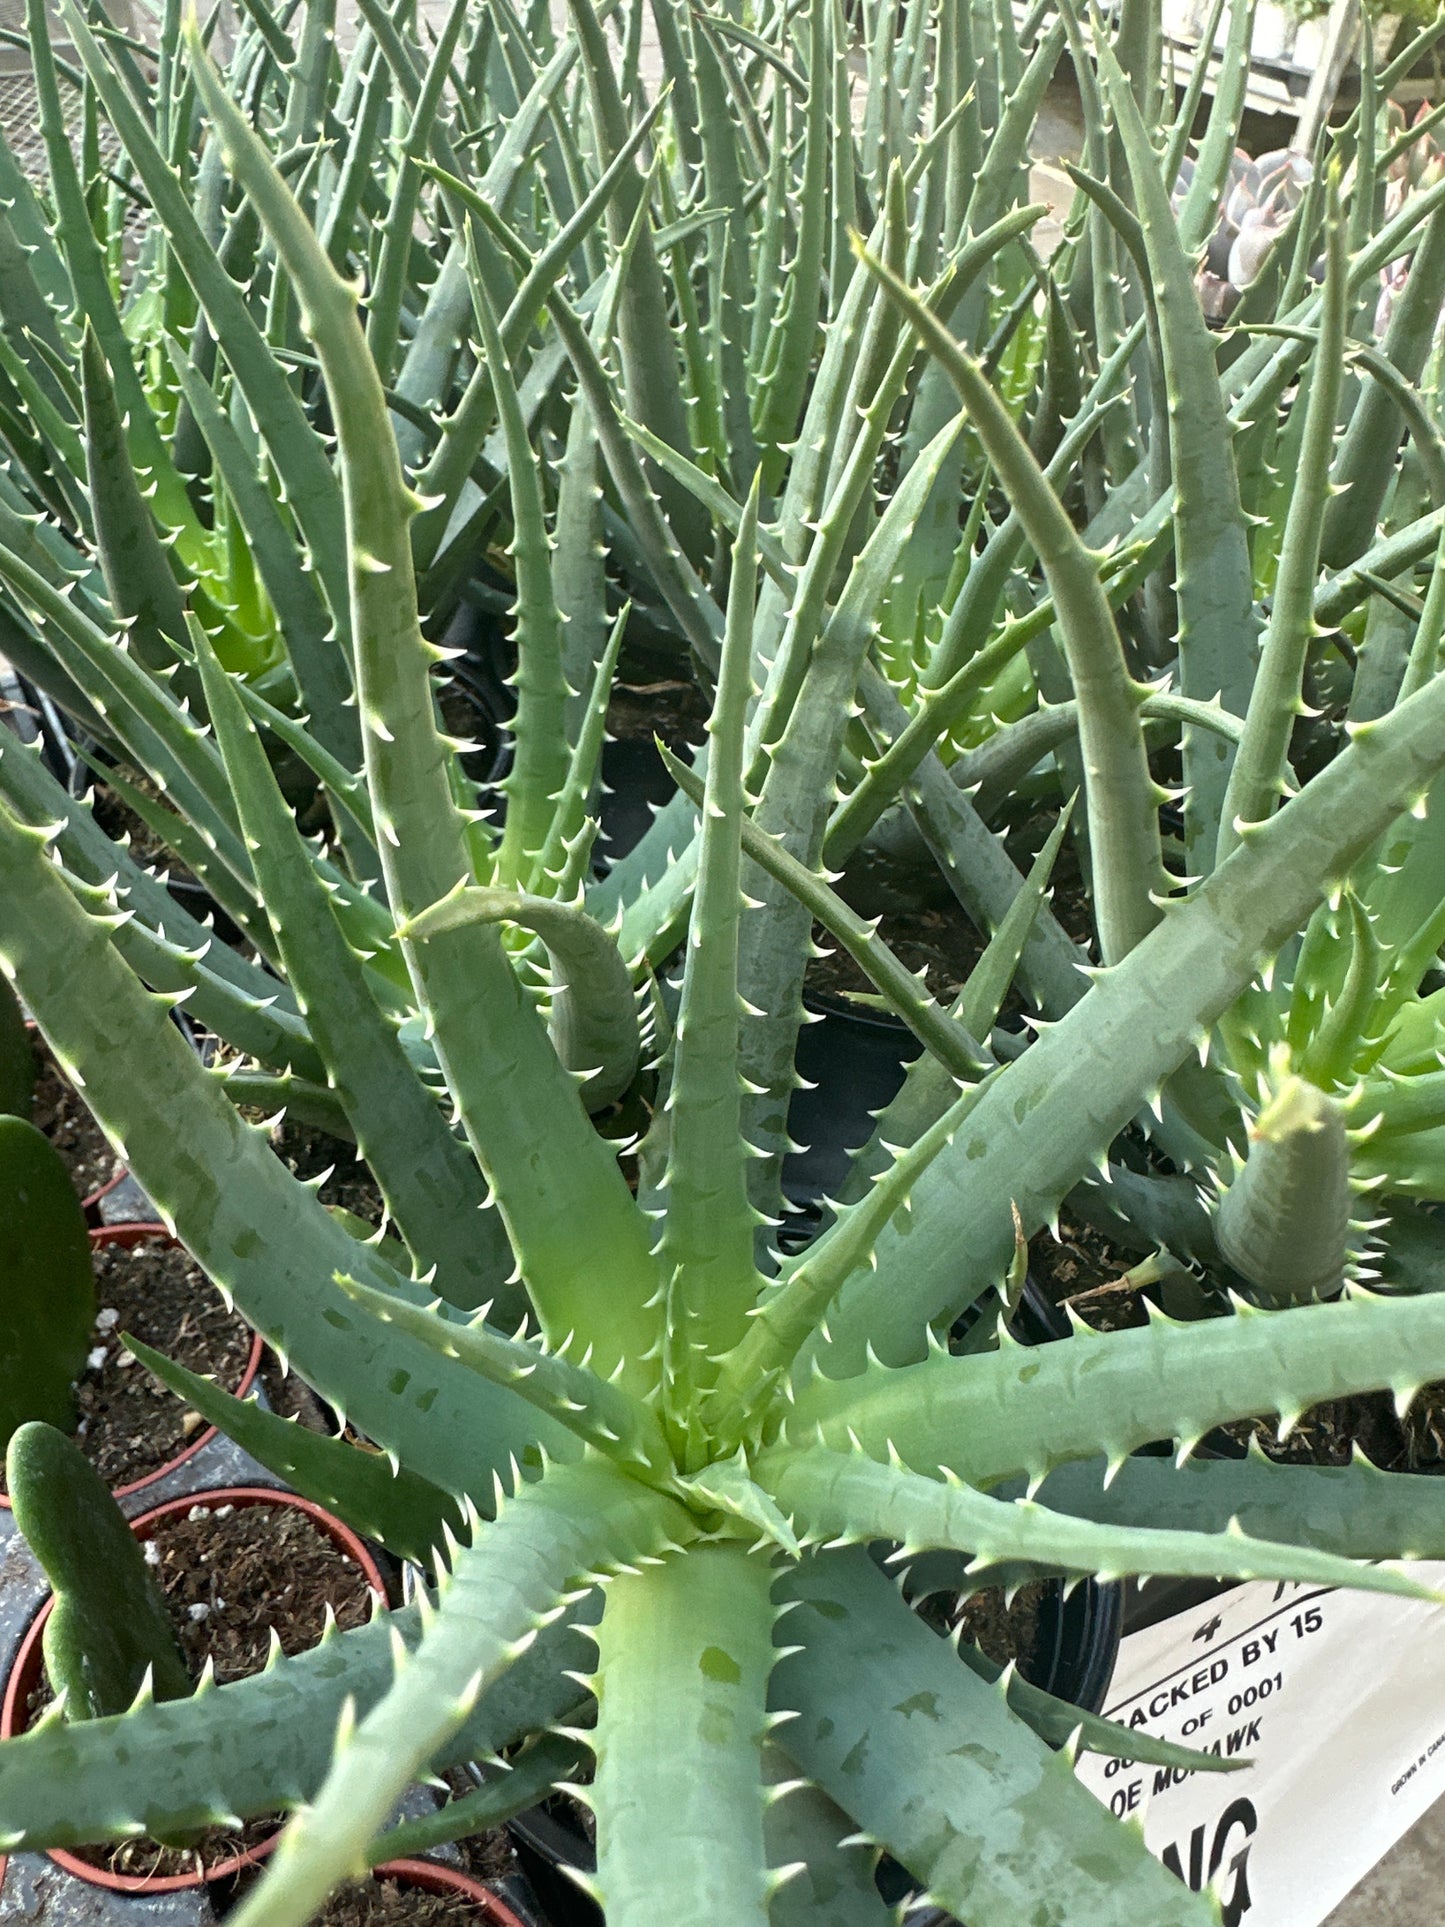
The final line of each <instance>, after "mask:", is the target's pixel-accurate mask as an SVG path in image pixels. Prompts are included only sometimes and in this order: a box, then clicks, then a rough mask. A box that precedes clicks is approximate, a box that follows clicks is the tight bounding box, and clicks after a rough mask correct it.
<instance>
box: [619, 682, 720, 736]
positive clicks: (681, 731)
mask: <svg viewBox="0 0 1445 1927" xmlns="http://www.w3.org/2000/svg"><path fill="white" fill-rule="evenodd" d="M707 718H708V703H707V698H706V696H704V694H703V692H702V691H701V690H700V689H699V688H698V686H697V684H696V683H692V682H650V683H618V684H617V685H616V686H615V687H614V689H613V691H612V700H611V701H610V702H609V703H608V705H607V733H608V735H609V736H611V737H614V738H615V739H616V740H617V741H618V742H620V743H650V742H651V741H652V739H653V737H654V736H660V737H661V738H662V740H663V742H664V743H666V744H667V746H668V748H669V749H680V748H683V747H685V746H686V745H688V744H692V743H700V742H701V741H702V740H703V738H704V736H705V734H706V726H707Z"/></svg>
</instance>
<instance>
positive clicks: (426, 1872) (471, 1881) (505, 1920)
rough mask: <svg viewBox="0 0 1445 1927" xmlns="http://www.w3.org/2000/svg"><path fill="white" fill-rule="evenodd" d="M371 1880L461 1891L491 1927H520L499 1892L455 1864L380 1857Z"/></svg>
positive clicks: (429, 1889)
mask: <svg viewBox="0 0 1445 1927" xmlns="http://www.w3.org/2000/svg"><path fill="white" fill-rule="evenodd" d="M371 1877H372V1879H373V1880H377V1879H387V1880H404V1881H406V1882H407V1883H408V1884H409V1885H411V1886H413V1887H420V1888H422V1889H423V1891H424V1892H426V1893H449V1894H465V1895H466V1897H467V1899H469V1900H474V1901H475V1902H476V1903H477V1905H478V1906H479V1907H480V1908H481V1910H482V1912H483V1914H484V1915H485V1916H486V1918H487V1920H488V1921H490V1922H491V1923H492V1927H523V1923H522V1918H521V1915H520V1914H517V1913H514V1912H513V1910H512V1909H511V1908H510V1907H509V1906H508V1905H507V1903H506V1901H505V1900H504V1899H503V1898H502V1896H501V1895H500V1894H499V1893H498V1892H497V1891H496V1890H495V1888H492V1887H489V1886H487V1885H486V1883H485V1882H484V1881H481V1880H478V1879H476V1878H475V1877H474V1876H473V1875H472V1874H469V1873H463V1872H462V1871H461V1869H460V1868H459V1867H449V1866H447V1864H446V1863H445V1861H441V1860H415V1859H403V1860H383V1861H382V1863H381V1865H380V1866H379V1867H373V1868H372V1870H371Z"/></svg>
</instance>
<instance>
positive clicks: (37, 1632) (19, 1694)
mask: <svg viewBox="0 0 1445 1927" xmlns="http://www.w3.org/2000/svg"><path fill="white" fill-rule="evenodd" d="M223 1505H229V1506H239V1507H249V1506H256V1505H286V1506H290V1507H291V1508H292V1509H293V1510H295V1511H297V1512H302V1513H305V1515H306V1516H307V1517H308V1518H309V1519H311V1520H313V1521H314V1522H315V1523H316V1524H317V1525H318V1526H320V1527H321V1528H322V1530H323V1531H324V1532H326V1534H327V1535H328V1536H329V1537H330V1538H331V1539H332V1540H334V1541H335V1543H336V1544H337V1545H338V1546H340V1548H341V1550H342V1551H343V1552H345V1553H346V1554H347V1555H348V1557H350V1558H352V1559H354V1560H355V1561H356V1563H357V1565H358V1566H359V1567H360V1568H361V1571H362V1573H363V1575H364V1576H365V1578H366V1582H367V1584H368V1586H369V1587H370V1588H371V1591H372V1593H373V1595H374V1597H375V1598H376V1599H377V1600H378V1601H379V1602H380V1603H381V1605H383V1606H385V1604H386V1582H385V1580H384V1579H383V1577H382V1573H381V1568H380V1567H379V1566H378V1565H377V1563H376V1560H375V1558H374V1557H373V1556H372V1553H371V1549H370V1547H369V1546H368V1545H367V1544H366V1542H365V1540H363V1539H362V1538H361V1537H360V1536H359V1534H357V1533H355V1532H353V1531H352V1529H351V1527H350V1526H349V1525H347V1524H346V1523H345V1521H344V1520H341V1519H338V1518H337V1517H336V1515H335V1513H333V1512H328V1511H327V1510H326V1508H325V1507H324V1506H319V1505H317V1504H316V1502H315V1500H314V1499H307V1498H304V1497H303V1496H302V1494H301V1493H299V1492H289V1491H287V1490H286V1489H285V1488H283V1487H280V1486H271V1485H222V1486H211V1487H208V1488H206V1489H204V1490H202V1491H199V1492H187V1493H183V1494H182V1495H181V1496H180V1497H179V1498H176V1499H166V1500H165V1501H164V1502H163V1503H162V1504H160V1505H156V1506H152V1507H151V1508H150V1509H149V1510H148V1511H146V1512H142V1513H140V1514H138V1516H137V1517H136V1518H134V1519H131V1520H129V1521H128V1524H129V1526H130V1529H131V1531H132V1532H133V1533H134V1534H135V1535H136V1537H137V1538H138V1539H142V1540H144V1539H148V1538H149V1537H150V1536H151V1534H150V1531H149V1528H151V1527H153V1526H156V1525H158V1524H160V1523H161V1522H162V1521H163V1520H165V1519H172V1518H175V1517H176V1515H177V1514H178V1513H179V1514H182V1515H185V1514H189V1513H190V1512H191V1511H192V1510H193V1508H194V1507H196V1506H204V1507H205V1508H206V1509H207V1510H209V1511H214V1510H215V1509H217V1508H218V1507H220V1506H223ZM54 1603H55V1596H54V1594H53V1593H47V1594H46V1596H45V1598H44V1600H43V1601H42V1602H41V1605H40V1609H39V1611H38V1612H37V1613H36V1615H35V1617H34V1618H33V1619H32V1620H31V1622H30V1624H29V1626H28V1627H27V1628H26V1630H25V1636H24V1638H23V1639H22V1640H21V1642H20V1644H19V1646H18V1647H17V1648H16V1652H15V1657H14V1659H13V1660H12V1661H11V1664H10V1671H9V1674H8V1676H7V1678H6V1681H5V1696H4V1701H3V1703H0V1740H8V1739H13V1738H15V1737H16V1736H17V1735H18V1734H19V1733H22V1732H24V1731H25V1728H24V1726H23V1725H21V1724H20V1719H19V1716H20V1709H21V1707H22V1706H23V1704H24V1701H25V1699H26V1698H27V1697H28V1696H29V1693H30V1691H31V1688H32V1687H33V1685H34V1683H35V1681H36V1680H37V1679H38V1678H39V1674H40V1668H41V1666H42V1665H43V1663H44V1660H43V1655H42V1652H41V1638H42V1636H43V1634H44V1631H45V1622H46V1620H47V1619H48V1618H49V1617H50V1613H51V1608H52V1607H53V1605H54ZM279 1837H280V1830H279V1829H278V1830H277V1832H276V1833H274V1834H272V1835H271V1836H270V1838H269V1839H266V1840H262V1841H259V1842H258V1843H257V1845H255V1846H254V1847H246V1848H244V1849H243V1850H242V1851H241V1852H240V1853H235V1854H231V1855H230V1856H229V1857H228V1858H227V1859H225V1860H221V1861H218V1862H217V1863H216V1865H215V1866H214V1867H211V1868H208V1869H204V1870H202V1871H201V1872H198V1873H189V1874H117V1873H108V1872H106V1871H105V1870H104V1869H102V1868H100V1867H96V1866H94V1865H93V1864H92V1863H91V1862H90V1861H88V1860H82V1859H80V1858H79V1856H78V1855H76V1854H73V1853H69V1852H67V1851H66V1849H65V1848H64V1847H50V1848H47V1849H46V1850H45V1852H46V1858H47V1859H49V1860H52V1861H54V1863H55V1865H56V1866H57V1867H62V1868H64V1870H65V1871H66V1872H67V1873H69V1874H74V1875H75V1877H76V1878H77V1879H79V1880H83V1881H84V1882H85V1883H86V1885H87V1886H91V1887H101V1888H105V1889H108V1890H109V1891H110V1892H112V1893H131V1894H134V1893H145V1894H162V1893H175V1892H177V1891H178V1890H180V1889H181V1888H186V1887H205V1886H208V1885H209V1884H210V1883H211V1882H212V1881H214V1880H220V1879H223V1878H224V1877H225V1876H226V1875H228V1874H233V1873H238V1872H239V1871H240V1870H241V1868H243V1867H250V1866H254V1865H255V1864H256V1862H257V1861H259V1860H264V1859H265V1857H266V1855H267V1854H268V1853H270V1851H271V1849H272V1848H273V1847H274V1846H275V1844H276V1841H277V1840H278V1839H279ZM4 1875H5V1863H4V1861H3V1860H0V1882H3V1880H4Z"/></svg>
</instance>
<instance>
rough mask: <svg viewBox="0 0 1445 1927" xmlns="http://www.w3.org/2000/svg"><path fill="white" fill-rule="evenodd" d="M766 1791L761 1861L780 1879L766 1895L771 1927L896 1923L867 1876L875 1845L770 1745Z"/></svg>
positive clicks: (882, 1925) (766, 1759)
mask: <svg viewBox="0 0 1445 1927" xmlns="http://www.w3.org/2000/svg"><path fill="white" fill-rule="evenodd" d="M763 1772H764V1774H765V1775H766V1777H767V1780H768V1783H769V1789H770V1798H769V1801H768V1805H767V1809H766V1811H765V1813H764V1815H763V1838H764V1841H765V1843H766V1847H767V1854H768V1865H769V1866H771V1867H776V1868H777V1869H778V1872H779V1877H780V1884H779V1886H778V1887H777V1889H776V1891H775V1892H774V1893H773V1895H772V1898H771V1900H770V1902H769V1908H768V1917H769V1919H770V1920H771V1922H772V1923H773V1927H817V1923H818V1921H819V1920H824V1921H826V1922H827V1923H828V1927H897V1919H898V1913H897V1909H896V1908H893V1907H890V1906H889V1905H888V1903H887V1902H886V1901H885V1900H884V1898H883V1896H882V1894H881V1893H880V1892H879V1891H878V1885H877V1882H876V1881H875V1880H874V1878H873V1869H874V1865H875V1863H876V1861H877V1858H878V1856H877V1852H876V1850H875V1849H874V1848H873V1847H872V1845H871V1843H870V1842H868V1841H867V1840H860V1839H859V1838H858V1835H857V1831H856V1829H855V1827H854V1825H853V1822H852V1820H851V1819H850V1818H849V1817H848V1815H847V1814H846V1813H844V1811H843V1809H842V1808H841V1807H840V1806H837V1805H835V1803H834V1802H833V1801H832V1800H830V1799H829V1798H828V1796H827V1794H826V1793H824V1792H822V1791H821V1790H820V1789H819V1788H818V1787H815V1786H813V1785H811V1784H810V1783H809V1782H808V1781H807V1780H805V1779H802V1778H801V1777H800V1776H799V1774H798V1770H797V1768H796V1767H795V1766H794V1765H793V1763H792V1761H791V1760H790V1759H789V1758H788V1757H787V1755H786V1754H785V1753H783V1752H782V1751H781V1750H780V1748H779V1747H777V1746H776V1745H769V1746H766V1747H765V1748H764V1749H763Z"/></svg>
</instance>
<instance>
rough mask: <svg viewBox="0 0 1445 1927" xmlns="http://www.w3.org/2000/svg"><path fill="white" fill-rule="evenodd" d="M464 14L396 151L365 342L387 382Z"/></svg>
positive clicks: (458, 12) (449, 24) (452, 19)
mask: <svg viewBox="0 0 1445 1927" xmlns="http://www.w3.org/2000/svg"><path fill="white" fill-rule="evenodd" d="M465 17H466V9H465V6H464V5H463V4H462V0H453V3H452V5H451V7H450V8H449V9H448V10H447V15H446V18H445V20H444V22H443V24H442V30H441V32H440V34H438V35H437V37H436V44H435V46H434V47H433V48H432V52H431V59H430V61H429V63H428V65H427V70H426V78H425V80H424V81H423V83H422V87H421V91H420V93H419V94H418V95H417V97H416V100H415V101H414V102H412V103H409V104H410V106H411V124H410V126H409V127H408V128H407V130H406V138H405V139H404V140H403V141H402V142H401V143H400V151H399V153H398V155H397V169H396V176H395V179H394V181H393V184H392V201H391V206H390V208H389V209H388V211H387V218H386V225H385V227H384V228H383V230H382V236H381V252H380V255H379V258H378V260H377V265H376V277H375V280H374V283H373V285H372V288H371V291H370V295H371V298H370V300H369V302H368V304H367V316H366V345H367V347H368V348H369V349H370V350H371V355H372V359H373V361H374V362H375V363H376V371H377V373H378V375H379V376H380V377H381V379H382V380H383V381H387V380H389V379H390V377H391V372H392V370H393V368H394V367H395V365H396V361H397V357H398V350H399V347H400V340H401V311H402V304H403V301H404V299H405V296H406V294H407V281H408V276H409V271H410V267H411V248H412V236H413V230H414V227H415V224H416V216H417V205H418V202H419V201H420V198H421V181H422V177H421V165H420V164H421V161H422V159H423V157H424V156H425V155H426V154H427V153H428V152H429V150H430V148H431V143H432V135H433V131H434V127H435V123H436V122H437V121H438V119H439V118H441V117H443V115H444V107H443V100H442V96H443V94H444V92H445V89H446V85H447V80H448V77H449V73H450V69H451V63H452V55H453V54H454V52H455V51H456V46H457V41H458V39H459V37H460V35H461V30H462V24H463V21H464V19H465ZM306 19H307V24H308V26H309V25H310V23H311V20H312V12H311V10H310V9H309V8H308V10H307V15H306Z"/></svg>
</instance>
